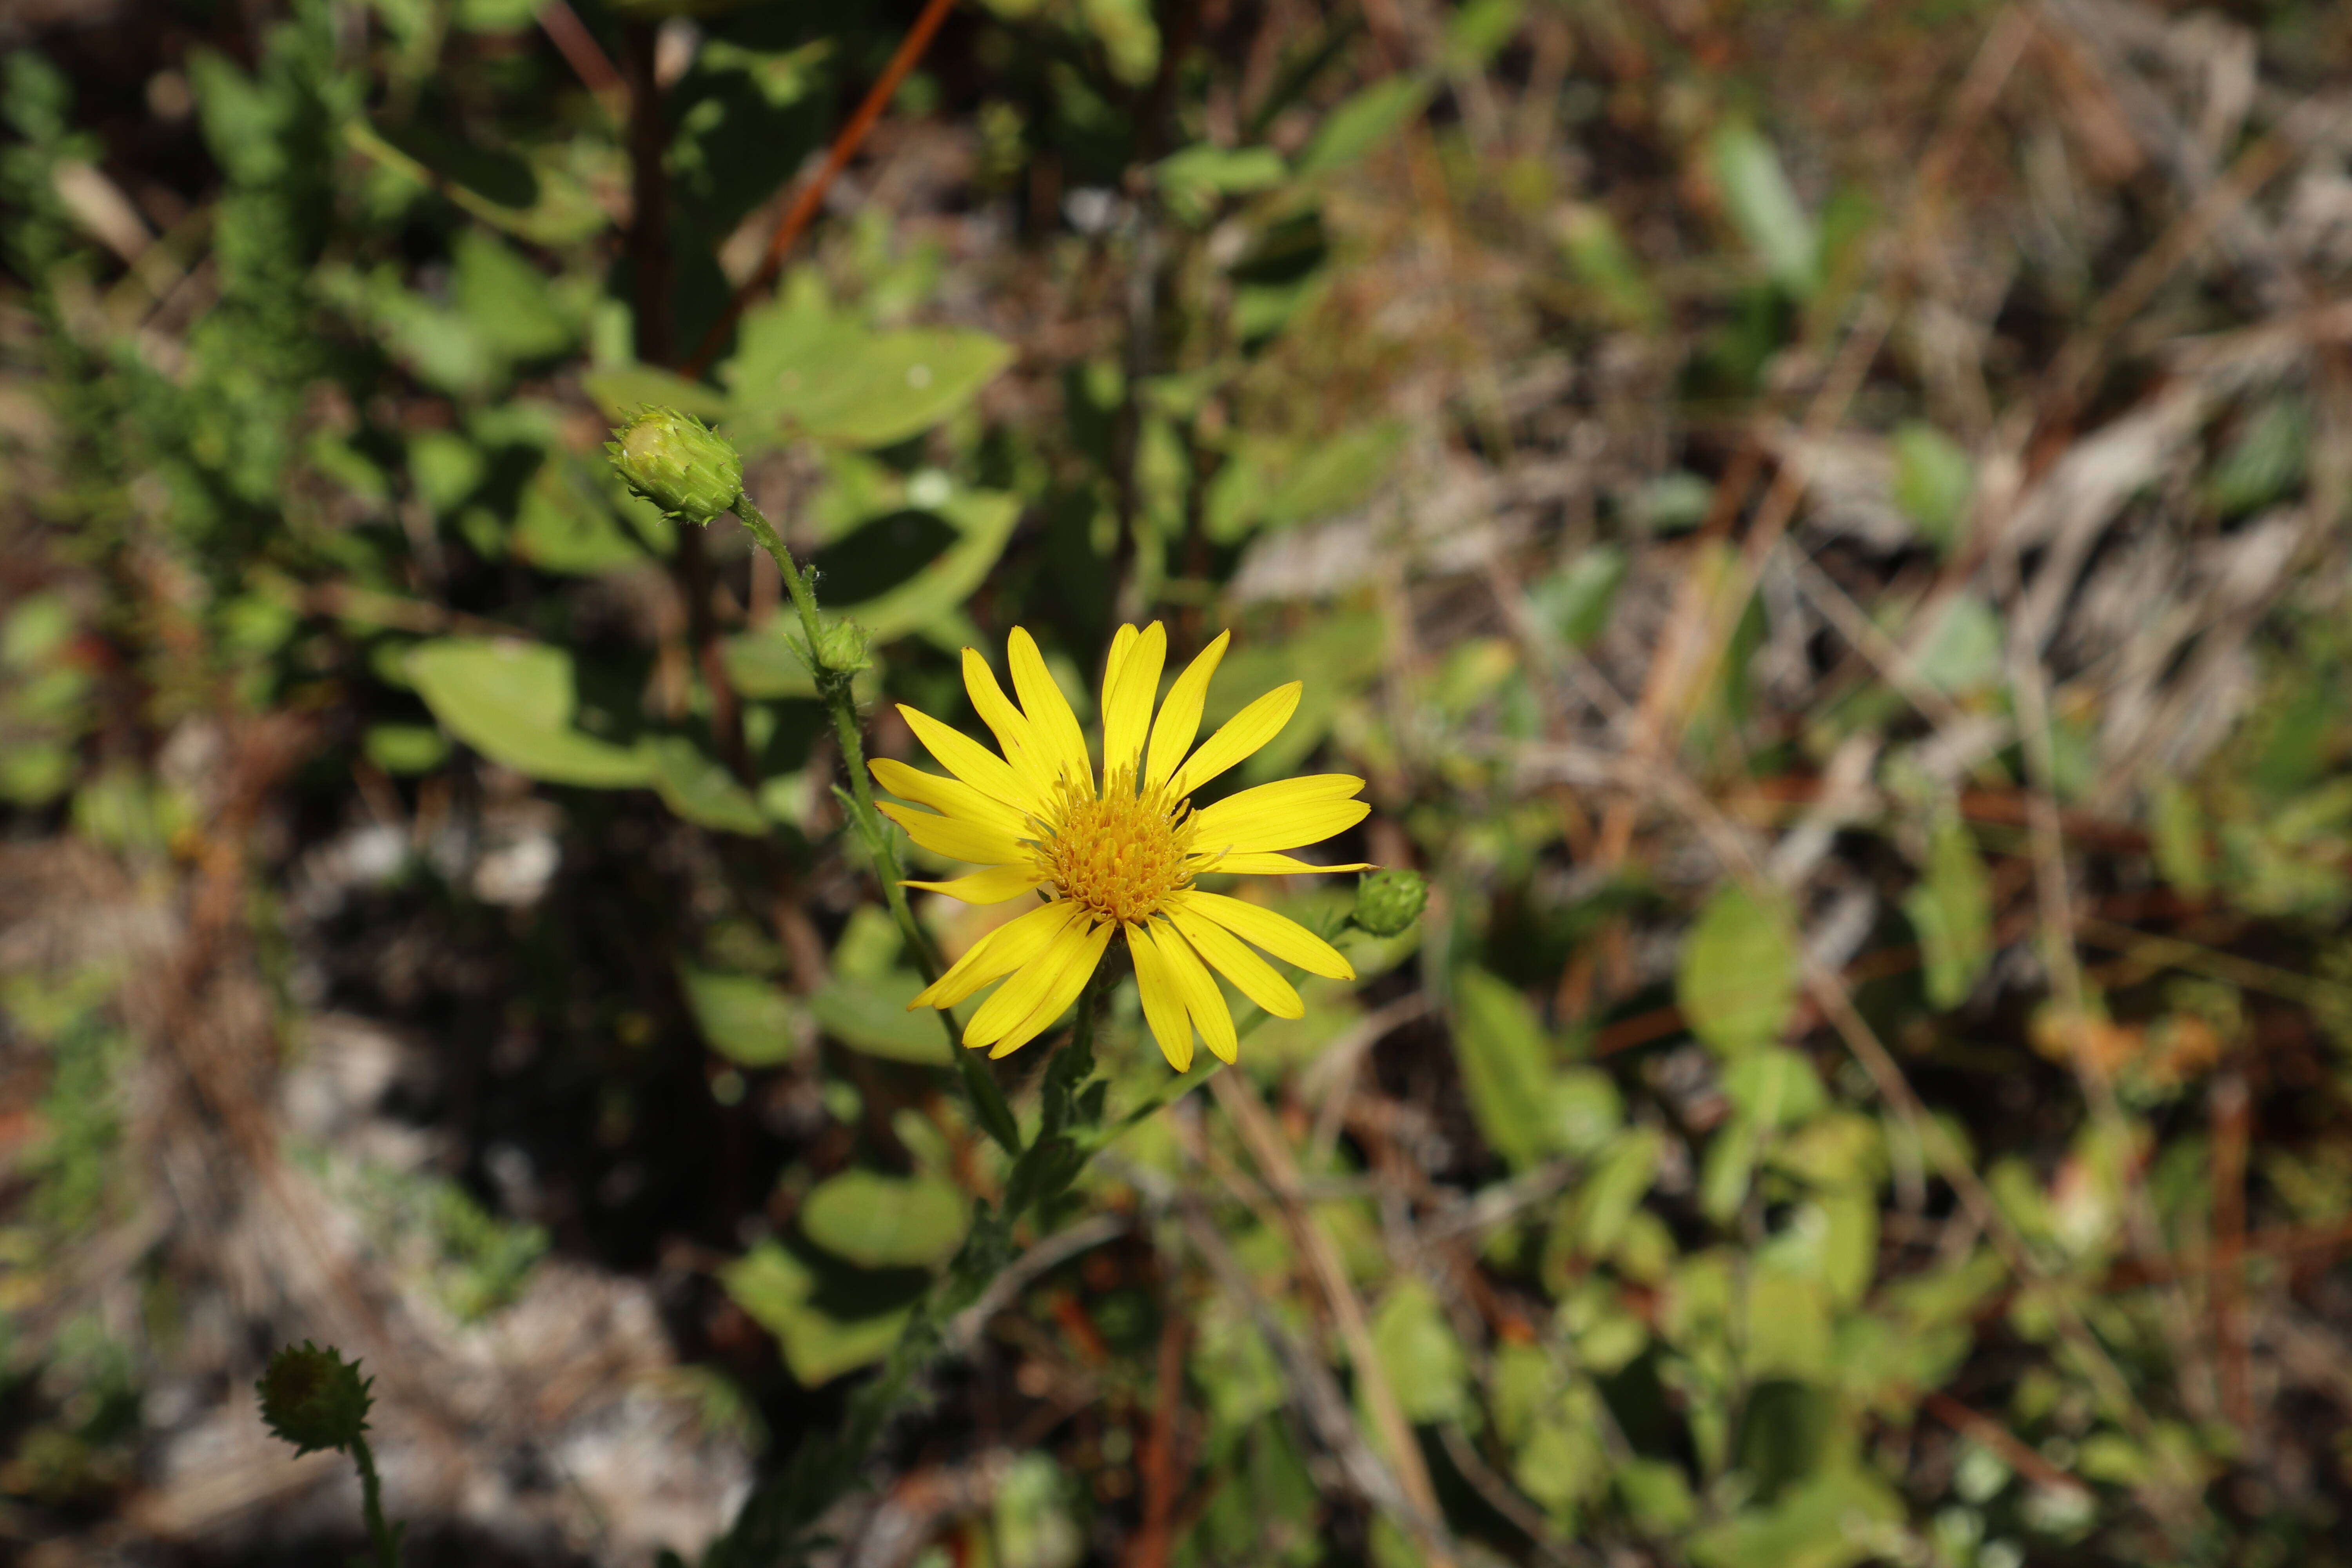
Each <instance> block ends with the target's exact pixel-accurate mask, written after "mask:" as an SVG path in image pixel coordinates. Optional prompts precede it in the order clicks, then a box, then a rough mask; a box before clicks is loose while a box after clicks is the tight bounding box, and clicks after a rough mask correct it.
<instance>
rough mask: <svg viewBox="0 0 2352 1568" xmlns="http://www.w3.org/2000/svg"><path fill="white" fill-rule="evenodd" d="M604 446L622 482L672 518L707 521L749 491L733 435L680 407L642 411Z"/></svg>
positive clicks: (644, 409)
mask: <svg viewBox="0 0 2352 1568" xmlns="http://www.w3.org/2000/svg"><path fill="white" fill-rule="evenodd" d="M613 434H614V436H615V437H619V438H618V439H617V440H612V441H607V442H605V443H604V451H605V455H606V456H608V457H610V458H612V460H613V471H614V473H616V474H618V475H620V476H621V482H622V483H623V484H625V485H627V486H628V487H629V489H631V490H632V491H633V492H635V494H637V495H640V496H643V497H644V498H645V499H646V500H649V501H651V502H653V503H654V505H656V506H657V507H659V508H661V509H662V510H664V511H666V512H667V513H669V514H670V515H671V516H672V517H681V518H684V519H685V520H686V521H688V522H701V523H707V522H709V521H710V520H711V519H712V518H714V517H717V516H718V515H719V513H720V512H723V511H726V510H730V508H732V507H733V506H734V504H735V501H736V498H738V497H739V496H740V495H741V494H742V493H743V459H742V458H741V457H740V455H739V454H738V453H737V452H736V450H735V447H734V445H733V444H732V443H731V442H730V441H729V440H728V439H727V437H724V436H721V435H719V433H718V432H717V431H715V430H713V429H711V428H710V426H708V425H705V424H704V423H703V422H702V421H701V420H699V419H697V418H696V417H695V416H693V415H691V414H680V413H679V412H678V411H677V409H675V408H640V409H638V410H637V412H636V413H635V415H634V416H631V418H630V420H629V422H628V423H627V424H626V425H624V426H620V427H619V428H618V429H616V430H614V432H613Z"/></svg>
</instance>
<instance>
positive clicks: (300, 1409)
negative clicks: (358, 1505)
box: [254, 1340, 375, 1458]
mask: <svg viewBox="0 0 2352 1568" xmlns="http://www.w3.org/2000/svg"><path fill="white" fill-rule="evenodd" d="M374 1381H375V1380H374V1379H373V1378H363V1377H362V1376H360V1364H359V1363H357V1362H355V1361H354V1362H346V1361H344V1360H343V1358H342V1356H341V1353H340V1352H337V1351H336V1349H335V1348H334V1347H333V1346H332V1345H330V1346H328V1347H327V1348H326V1349H325V1350H320V1349H319V1348H318V1347H317V1346H316V1345H314V1344H312V1343H311V1342H310V1341H308V1340H304V1341H303V1342H302V1343H301V1346H300V1348H299V1349H297V1348H296V1347H295V1346H293V1345H288V1346H287V1347H286V1348H285V1349H284V1350H282V1351H279V1352H278V1353H277V1354H276V1355H274V1356H271V1357H270V1358H269V1366H268V1370H266V1371H264V1372H263V1373H262V1374H261V1380H260V1381H259V1382H258V1383H257V1384H254V1387H255V1388H256V1389H257V1391H258V1392H259V1393H260V1394H261V1419H262V1420H263V1421H264V1422H266V1423H268V1426H269V1429H270V1431H272V1432H274V1433H276V1434H277V1435H278V1436H280V1437H282V1438H284V1439H285V1440H286V1441H287V1442H289V1443H291V1444H293V1445H294V1452H295V1455H296V1457H298V1458H299V1457H300V1456H301V1455H304V1454H307V1453H309V1452H310V1450H311V1449H313V1448H342V1447H349V1446H350V1445H351V1443H352V1440H353V1439H354V1438H356V1437H358V1436H359V1435H360V1434H361V1433H362V1432H364V1431H366V1430H367V1413H368V1406H369V1405H371V1404H373V1400H371V1399H370V1398H369V1397H368V1387H369V1385H370V1384H373V1382H374Z"/></svg>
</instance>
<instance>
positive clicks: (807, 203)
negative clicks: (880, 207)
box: [686, 0, 955, 576]
mask: <svg viewBox="0 0 2352 1568" xmlns="http://www.w3.org/2000/svg"><path fill="white" fill-rule="evenodd" d="M954 5H955V0H930V3H929V5H925V6H924V7H923V14H922V15H921V16H918V17H916V18H915V25H914V26H911V27H909V28H908V29H907V36H906V37H905V38H904V39H902V40H901V41H900V43H899V45H898V53H897V54H894V55H892V56H891V57H890V63H889V64H888V65H887V66H885V67H883V68H882V74H881V75H880V76H878V77H877V78H876V79H875V80H874V85H873V87H872V88H871V89H868V90H867V92H866V100H865V101H864V102H862V103H860V104H859V105H858V106H857V112H856V113H855V114H853V115H851V116H850V117H849V123H848V124H846V125H845V126H843V127H842V128H841V134H840V135H838V136H836V137H835V138H834V141H833V145H832V146H831V147H830V148H828V149H827V150H826V152H825V155H824V164H823V165H822V166H820V167H819V168H818V170H817V172H816V174H815V177H814V178H813V179H811V180H810V181H809V183H808V184H805V185H803V186H802V187H801V194H800V195H797V196H795V197H793V205H791V206H789V207H787V208H785V209H784V216H782V217H781V218H779V219H777V220H776V227H775V231H774V232H773V233H772V234H771V235H770V236H769V237H768V251H767V254H766V255H765V256H763V257H762V258H761V260H760V266H759V268H758V270H756V271H754V272H753V273H752V274H751V277H749V278H747V279H744V280H743V284H742V287H740V288H739V289H736V290H735V292H734V294H733V295H732V296H730V298H729V300H728V301H727V309H725V310H722V311H720V312H719V320H717V321H713V322H712V323H711V325H710V331H708V332H706V333H704V334H703V338H702V342H700V343H698V345H696V347H695V351H694V357H693V358H692V359H690V360H688V361H687V363H686V376H687V379H688V380H689V381H691V380H694V379H695V378H697V377H698V376H700V375H701V374H702V373H703V372H704V371H706V370H709V368H710V362H711V361H712V360H713V359H715V358H716V357H718V353H719V346H720V345H721V344H723V343H724V342H726V341H727V334H728V333H729V332H730V331H734V328H735V323H736V321H738V320H739V319H740V317H741V316H742V314H743V308H744V307H745V306H746V305H748V304H750V303H751V296H752V295H754V294H757V293H758V292H759V291H760V290H761V289H765V288H767V287H768V286H769V285H770V284H772V283H773V282H774V281H775V280H776V275H777V274H778V273H779V272H781V271H782V269H783V264H784V253H785V252H786V251H788V250H790V249H791V248H792V247H793V240H795V239H798V238H799V237H800V236H801V231H802V230H803V229H804V228H806V227H808V226H809V222H810V220H811V219H813V218H814V217H815V216H816V209H817V208H818V207H819V206H820V205H823V204H824V194H825V192H827V191H829V190H831V189H832V188H833V182H834V179H835V176H836V175H838V174H840V173H841V171H842V170H843V169H845V168H846V167H847V166H848V164H849V160H850V159H852V158H854V157H856V155H857V149H858V148H859V147H861V146H863V145H864V144H865V142H866V132H870V131H872V130H873V129H874V122H875V121H877V120H879V119H881V118H882V111H883V110H885V109H887V108H888V107H889V105H890V100H891V99H892V98H893V97H894V96H895V95H896V94H897V93H898V84H899V83H900V82H903V81H905V80H906V79H907V73H908V72H909V71H911V70H913V69H914V68H915V62H916V61H917V60H919V59H921V58H923V51H924V50H925V49H926V48H929V47H930V42H931V36H932V35H933V34H935V33H937V32H938V31H939V30H940V23H941V22H944V21H946V20H947V16H948V12H949V11H950V10H951V9H953V8H954ZM786 575H787V576H789V575H790V574H789V573H788V574H786Z"/></svg>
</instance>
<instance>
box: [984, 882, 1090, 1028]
mask: <svg viewBox="0 0 2352 1568" xmlns="http://www.w3.org/2000/svg"><path fill="white" fill-rule="evenodd" d="M1088 925H1089V921H1088V920H1087V917H1086V914H1085V911H1083V910H1080V911H1078V918H1076V919H1074V920H1072V921H1069V922H1068V923H1067V924H1066V925H1064V926H1063V927H1062V928H1061V929H1060V930H1058V931H1055V932H1054V933H1053V934H1052V936H1051V937H1049V938H1048V939H1047V941H1046V942H1045V948H1044V950H1043V951H1041V952H1039V953H1038V954H1037V956H1036V957H1034V958H1033V959H1031V960H1030V961H1029V962H1028V963H1024V964H1023V965H1022V966H1021V967H1020V968H1019V969H1018V970H1015V971H1014V972H1013V978H1012V979H1010V980H1007V981H1006V982H1005V983H1004V984H1003V985H1002V986H1000V987H998V989H997V992H996V994H994V995H992V996H991V997H990V998H989V999H988V1000H987V1001H985V1002H982V1004H981V1005H980V1008H979V1010H978V1011H977V1012H975V1013H973V1014H972V1016H971V1022H970V1023H968V1024H966V1025H965V1026H964V1028H963V1043H964V1044H965V1045H967V1046H990V1045H994V1044H995V1043H996V1042H997V1041H999V1040H1001V1039H1003V1037H1004V1036H1005V1032H1006V1031H1007V1030H1009V1029H1011V1028H1013V1026H1015V1025H1017V1024H1019V1023H1020V1022H1021V1021H1022V1020H1023V1019H1024V1018H1026V1017H1027V1016H1029V1012H1030V1009H1031V1008H1033V1007H1034V1006H1036V1005H1037V1004H1038V1003H1039V1002H1040V1001H1042V1000H1043V999H1044V998H1045V994H1046V993H1047V992H1049V991H1051V990H1052V989H1053V988H1054V987H1055V984H1058V983H1059V982H1060V980H1061V978H1062V975H1063V973H1065V972H1066V970H1067V969H1068V968H1069V967H1070V966H1071V965H1072V964H1074V963H1077V962H1078V959H1079V957H1080V955H1082V954H1083V953H1084V952H1086V951H1087V929H1088Z"/></svg>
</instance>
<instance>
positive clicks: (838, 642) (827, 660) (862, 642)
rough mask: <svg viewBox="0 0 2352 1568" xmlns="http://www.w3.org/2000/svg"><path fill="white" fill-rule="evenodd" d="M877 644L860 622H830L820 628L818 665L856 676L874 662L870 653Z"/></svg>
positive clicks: (817, 652) (817, 640)
mask: <svg viewBox="0 0 2352 1568" xmlns="http://www.w3.org/2000/svg"><path fill="white" fill-rule="evenodd" d="M873 646H874V639H873V638H872V637H869V636H868V635H867V634H866V628H865V627H864V626H859V625H858V624H857V623H856V621H844V620H834V621H829V622H827V623H826V624H825V625H824V626H820V627H818V628H817V634H816V662H817V665H818V668H823V669H829V670H831V671H832V672H833V673H834V674H835V675H855V674H856V673H857V672H858V671H859V670H861V669H864V668H866V666H867V665H868V664H870V663H871V662H872V660H870V659H868V658H866V650H867V649H868V648H870V647H873Z"/></svg>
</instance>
